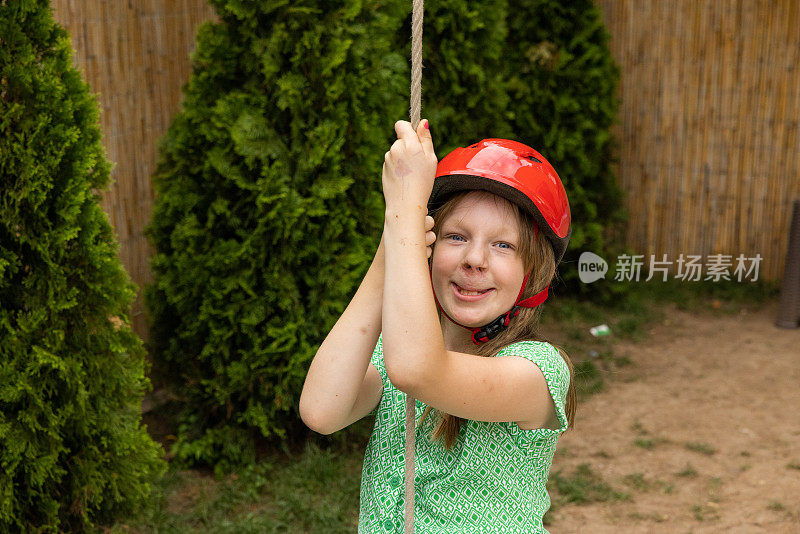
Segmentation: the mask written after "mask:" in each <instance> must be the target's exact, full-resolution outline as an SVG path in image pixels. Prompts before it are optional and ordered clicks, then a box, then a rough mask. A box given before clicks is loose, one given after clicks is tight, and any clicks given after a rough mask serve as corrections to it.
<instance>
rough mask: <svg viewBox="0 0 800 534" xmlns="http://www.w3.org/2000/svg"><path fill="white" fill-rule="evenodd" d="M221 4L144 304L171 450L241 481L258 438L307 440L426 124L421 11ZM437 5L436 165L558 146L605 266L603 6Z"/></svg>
mask: <svg viewBox="0 0 800 534" xmlns="http://www.w3.org/2000/svg"><path fill="white" fill-rule="evenodd" d="M212 4H213V5H214V6H215V8H216V9H217V13H218V15H219V22H215V23H209V24H206V25H204V26H202V27H201V28H200V30H199V31H198V35H197V51H196V53H195V54H194V56H193V74H192V77H191V79H190V81H189V82H188V84H187V85H186V87H185V96H186V98H185V103H184V108H183V110H182V111H181V113H180V114H179V115H178V116H177V117H176V118H175V120H174V122H173V124H172V126H171V128H170V130H169V132H168V133H167V135H166V136H165V138H164V139H163V140H162V142H161V146H160V161H159V164H158V168H157V171H156V173H155V175H154V177H153V180H154V186H155V189H156V191H157V202H156V204H155V205H154V209H153V218H152V222H151V224H150V226H149V227H148V230H147V234H148V236H149V238H150V239H151V241H152V243H153V245H154V248H155V250H156V254H155V255H154V257H153V260H152V269H153V272H154V274H155V282H154V284H153V285H152V286H150V287H148V288H147V291H146V303H147V307H148V309H149V311H150V315H151V322H152V328H151V345H150V347H149V348H150V350H151V353H152V355H153V358H154V362H155V363H154V372H155V377H156V378H155V379H157V380H161V381H163V382H164V383H165V384H168V385H169V386H170V387H172V388H173V389H174V390H175V391H176V392H177V393H178V395H179V396H180V398H181V399H182V401H183V406H184V409H183V414H182V415H181V425H180V429H179V432H178V442H177V443H176V445H175V448H174V450H173V452H174V453H175V454H176V458H177V459H178V460H179V461H181V462H184V463H185V464H188V463H203V464H210V465H214V466H215V467H216V468H217V469H218V471H225V470H228V469H231V468H233V467H234V466H235V465H236V464H246V463H250V462H251V461H252V460H253V459H254V457H255V455H256V451H257V450H258V446H259V445H258V443H259V442H260V441H265V440H266V441H271V442H274V444H282V445H285V444H286V442H288V441H289V440H292V439H293V438H295V437H298V436H300V435H305V429H304V428H303V425H302V423H301V422H300V419H299V416H298V413H297V404H298V401H299V395H300V391H301V389H302V384H303V380H304V378H305V374H306V370H307V369H308V365H309V362H310V361H311V359H312V357H313V355H314V353H315V352H316V348H317V347H318V346H319V343H321V341H322V340H323V339H324V337H325V335H326V334H327V332H328V331H329V330H330V328H331V326H332V325H333V324H334V322H335V321H336V319H337V318H338V317H339V315H340V314H341V312H342V311H343V310H344V308H345V306H346V305H347V303H348V302H349V299H350V298H351V296H352V295H353V293H354V292H355V289H356V287H357V285H358V283H359V281H360V280H361V278H362V276H363V274H364V273H365V271H366V269H367V267H368V265H369V261H370V259H371V257H372V255H373V253H374V250H375V248H376V246H377V242H378V238H379V236H380V231H381V228H382V223H383V220H382V219H383V199H382V192H381V188H380V172H381V167H382V160H383V155H384V153H385V152H386V150H387V149H388V148H389V147H390V146H391V143H392V142H393V141H394V139H395V132H394V129H393V124H394V122H395V121H397V120H401V119H402V120H408V111H407V109H408V108H407V104H408V94H409V69H410V47H411V43H410V35H411V30H410V18H411V13H410V12H411V5H410V3H409V2H404V1H403V2H401V1H400V0H376V1H374V2H362V1H358V0H350V1H347V2H341V3H339V4H336V6H332V5H331V4H330V3H329V2H321V1H318V0H306V1H301V2H292V3H289V2H285V1H263V0H213V1H212ZM425 9H426V13H425V30H424V40H425V45H424V46H425V48H424V67H425V68H424V70H423V73H424V75H423V93H424V95H423V105H424V109H423V112H422V117H423V118H428V119H430V123H431V125H432V126H431V127H432V130H433V136H434V142H435V145H436V147H437V153H438V156H439V157H440V158H441V157H443V156H444V155H445V154H446V153H448V152H449V151H450V150H452V149H453V148H455V147H457V146H466V145H467V144H471V143H473V142H475V141H477V140H480V139H481V138H486V137H507V138H512V139H519V140H520V141H523V142H526V143H528V144H530V145H532V146H533V147H535V148H539V149H541V151H542V152H543V153H544V154H545V155H546V156H547V157H548V159H550V160H551V161H552V162H553V163H554V165H555V166H556V168H557V169H558V170H559V173H560V174H561V176H562V178H563V179H564V182H565V186H566V188H567V192H568V194H569V196H570V200H571V202H572V205H573V218H574V220H575V230H574V233H573V242H572V245H573V247H581V248H587V247H589V248H592V250H594V251H595V252H598V253H600V254H602V253H603V252H604V249H603V246H604V241H603V239H602V233H603V230H604V228H606V225H610V224H611V223H612V222H613V221H616V220H618V219H619V216H618V215H619V213H620V202H619V198H620V193H619V189H618V188H617V186H616V185H615V184H614V176H613V174H612V173H611V172H610V161H611V156H610V151H611V138H610V134H609V127H610V125H611V122H612V120H613V117H614V113H615V110H616V102H615V100H614V98H613V92H614V88H615V87H616V83H617V77H618V74H617V71H616V67H615V66H614V64H613V62H612V60H611V57H610V54H609V51H608V48H607V40H608V35H607V33H606V32H605V29H604V28H603V26H602V23H601V22H600V18H599V12H598V11H597V9H596V8H594V7H593V6H592V4H591V3H589V2H585V3H582V4H579V5H576V6H572V7H561V6H560V4H559V3H558V2H555V1H549V2H544V1H535V2H510V1H508V0H482V1H475V2H465V1H463V0H441V1H439V2H433V3H428V4H426V6H425ZM520 13H525V16H524V17H520V16H519V14H520ZM536 47H538V48H536ZM532 48H535V49H536V50H540V52H541V53H539V55H536V54H535V53H534V52H535V51H534V52H531V50H532ZM545 52H546V53H547V54H550V55H551V56H552V57H551V56H546V54H545ZM531 54H534V56H531ZM542 54H545V55H544V56H543V55H542ZM532 57H533V59H532ZM554 58H555V59H554ZM595 287H600V284H596V286H595Z"/></svg>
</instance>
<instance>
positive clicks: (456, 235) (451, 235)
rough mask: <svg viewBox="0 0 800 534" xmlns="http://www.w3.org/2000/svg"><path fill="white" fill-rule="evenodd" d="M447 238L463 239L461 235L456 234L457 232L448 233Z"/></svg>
mask: <svg viewBox="0 0 800 534" xmlns="http://www.w3.org/2000/svg"><path fill="white" fill-rule="evenodd" d="M447 239H455V240H459V239H464V238H463V237H462V236H460V235H458V234H450V235H449V236H447Z"/></svg>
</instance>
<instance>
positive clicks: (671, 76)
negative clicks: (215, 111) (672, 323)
mask: <svg viewBox="0 0 800 534" xmlns="http://www.w3.org/2000/svg"><path fill="white" fill-rule="evenodd" d="M52 4H53V8H54V13H55V16H56V19H57V20H58V21H59V22H60V23H61V24H63V25H64V26H65V28H66V29H67V30H68V31H69V32H70V35H71V38H72V44H73V48H74V49H75V50H76V54H75V60H76V63H77V65H78V67H79V68H80V69H81V70H82V71H83V72H84V73H85V77H86V79H87V81H88V82H89V83H90V85H91V86H92V89H93V91H95V92H97V93H99V96H98V98H99V102H100V105H101V109H102V111H101V125H102V128H103V132H104V143H105V146H106V149H107V152H108V157H109V159H110V160H111V161H113V162H115V163H116V167H115V169H114V171H113V175H112V178H113V184H112V186H111V187H110V189H109V190H108V191H106V192H104V193H103V207H104V209H105V210H106V212H107V213H108V214H109V218H110V220H111V222H112V224H113V225H114V227H115V229H116V231H117V235H118V239H119V242H120V248H121V250H120V258H121V260H122V262H123V264H124V266H125V268H126V269H127V270H128V272H129V273H130V276H131V278H132V280H133V281H134V282H135V283H136V284H137V285H138V286H139V288H140V291H139V293H138V296H137V299H136V301H135V303H134V305H133V307H132V310H131V317H132V323H133V327H134V330H135V331H136V332H137V333H138V334H139V335H140V336H141V337H142V338H143V339H147V338H148V328H147V320H146V316H145V311H144V308H143V299H142V291H141V288H143V287H144V285H145V284H148V283H150V282H151V281H152V275H151V273H150V270H149V259H150V257H151V255H152V252H153V251H152V250H151V247H150V245H149V243H148V242H147V239H146V238H145V236H144V234H143V229H144V227H145V226H146V224H147V223H148V220H149V218H150V212H151V205H152V202H153V190H152V188H151V184H150V176H151V174H152V172H153V170H154V165H155V161H156V156H157V153H156V149H157V141H158V139H159V138H160V137H161V136H162V135H163V134H164V132H165V131H166V129H167V127H168V126H169V123H170V121H171V119H172V117H173V116H174V114H175V113H176V112H177V111H178V110H179V108H180V103H181V100H182V93H181V87H182V86H183V84H184V83H186V81H187V80H188V78H189V75H190V73H191V67H190V63H189V55H190V53H191V52H192V51H193V50H194V47H195V41H194V36H195V31H196V28H197V26H198V25H199V24H200V23H202V22H204V21H207V20H211V19H213V18H214V11H213V9H212V8H211V7H210V6H209V5H208V3H207V2H206V1H205V0H136V1H135V2H134V1H122V0H115V1H105V0H53V2H52ZM598 5H599V6H600V8H601V9H602V11H603V18H604V21H605V23H606V25H607V27H608V29H609V32H610V33H611V36H612V39H611V48H612V52H613V54H614V57H615V58H616V60H617V62H618V63H619V65H620V67H621V71H622V81H621V86H620V92H619V96H620V99H621V107H620V117H619V124H618V125H617V126H616V135H617V138H618V139H619V142H620V143H619V144H620V148H619V154H618V156H619V167H618V176H619V178H620V182H621V185H622V187H623V189H624V190H625V191H626V193H627V201H626V204H627V209H628V211H629V213H630V220H629V224H628V234H627V243H628V245H629V246H630V247H631V248H632V249H633V250H634V251H636V253H637V254H643V255H644V256H645V259H647V258H649V257H650V255H651V254H652V255H655V259H656V260H661V259H662V255H663V254H666V255H667V260H669V261H675V260H677V258H678V256H679V255H680V254H684V255H690V254H691V255H700V256H703V258H707V257H708V256H709V255H711V254H725V255H731V259H732V261H735V259H736V257H737V256H738V255H739V254H743V255H744V256H746V257H748V258H750V257H755V256H756V254H760V255H761V257H762V258H763V259H762V261H761V264H760V266H759V269H760V270H759V279H769V280H778V279H780V277H781V276H782V270H783V265H784V258H785V255H786V246H787V233H788V229H789V224H790V221H789V219H790V216H791V206H792V200H793V199H796V198H800V179H798V178H800V158H798V154H800V136H798V122H799V120H798V118H799V117H800V83H799V81H800V75H799V73H798V64H800V2H797V1H796V0H738V1H732V0H702V1H697V0H675V1H671V2H656V1H652V0H599V1H598ZM607 259H608V258H607ZM612 261H613V259H612ZM732 270H733V268H731V271H732ZM674 271H675V268H674V266H673V267H672V268H671V272H673V273H674Z"/></svg>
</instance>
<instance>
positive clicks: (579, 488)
mask: <svg viewBox="0 0 800 534" xmlns="http://www.w3.org/2000/svg"><path fill="white" fill-rule="evenodd" d="M548 490H549V491H551V493H552V494H553V495H554V498H553V502H554V503H556V504H557V505H562V504H566V503H578V504H585V503H590V502H609V501H627V500H629V499H630V496H629V495H628V494H627V493H623V492H619V491H617V490H615V489H613V488H612V487H611V486H609V485H608V484H606V483H605V482H604V481H603V480H602V478H601V477H600V475H598V474H597V473H595V472H594V471H593V470H592V467H591V465H590V464H588V463H583V464H580V465H579V466H578V467H577V468H576V470H575V472H574V473H573V474H572V475H571V476H566V475H562V472H561V470H559V471H557V472H555V473H551V475H550V480H548Z"/></svg>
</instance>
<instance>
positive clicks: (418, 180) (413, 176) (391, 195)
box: [383, 119, 438, 216]
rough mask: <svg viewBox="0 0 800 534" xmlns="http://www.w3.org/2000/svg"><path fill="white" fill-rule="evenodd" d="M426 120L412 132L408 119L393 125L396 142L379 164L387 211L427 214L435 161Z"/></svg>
mask: <svg viewBox="0 0 800 534" xmlns="http://www.w3.org/2000/svg"><path fill="white" fill-rule="evenodd" d="M427 126H428V121H427V119H424V120H421V121H419V125H418V126H417V131H416V132H415V131H414V130H413V128H412V127H411V123H410V122H408V121H397V122H396V123H395V124H394V129H395V132H396V133H397V141H395V142H394V144H392V147H391V149H390V150H389V151H388V152H387V153H386V155H385V157H384V164H383V196H384V198H385V199H386V210H387V212H393V213H398V212H403V213H409V212H417V213H420V215H422V216H424V215H426V214H427V213H428V209H427V206H428V198H429V197H430V195H431V190H432V189H433V179H434V177H435V176H436V165H437V163H438V160H437V158H436V152H435V151H434V149H433V139H432V138H431V131H430V129H428V128H427Z"/></svg>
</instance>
